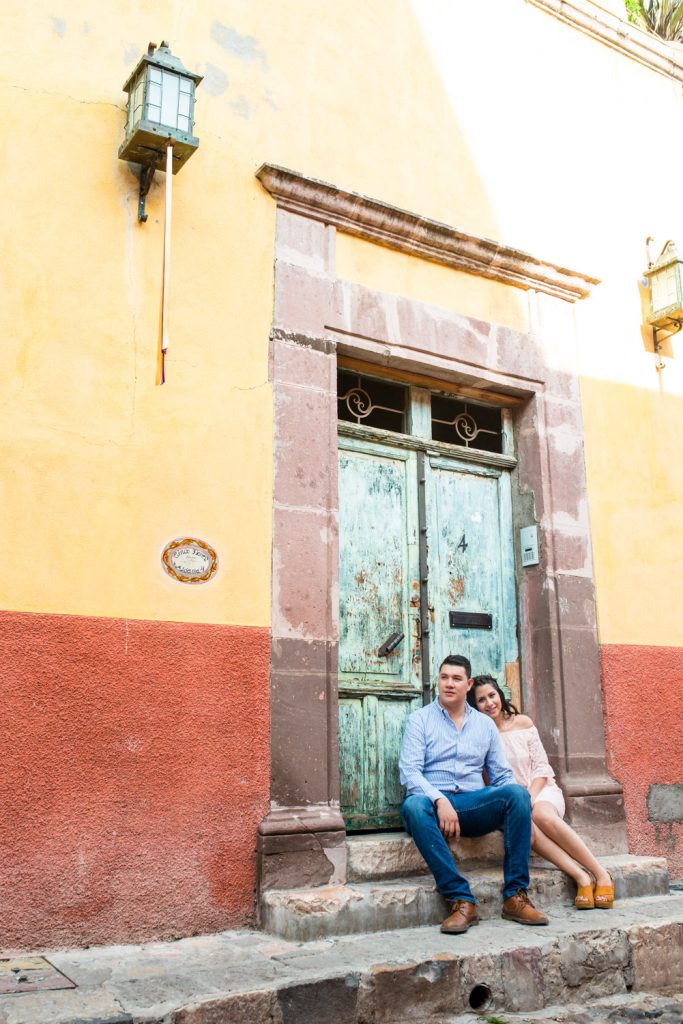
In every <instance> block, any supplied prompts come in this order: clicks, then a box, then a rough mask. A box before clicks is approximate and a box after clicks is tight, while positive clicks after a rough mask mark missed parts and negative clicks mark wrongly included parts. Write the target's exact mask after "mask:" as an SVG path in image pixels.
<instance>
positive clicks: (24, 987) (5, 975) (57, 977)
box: [0, 956, 76, 995]
mask: <svg viewBox="0 0 683 1024" xmlns="http://www.w3.org/2000/svg"><path fill="white" fill-rule="evenodd" d="M53 988H76V982H75V981H71V980H70V979H69V978H67V976H66V975H65V974H62V972H61V971H58V970H57V968H56V967H53V966H52V964H51V963H49V961H47V960H46V959H45V957H44V956H22V957H17V958H16V959H14V960H0V994H2V995H5V994H7V993H8V992H43V991H45V990H46V989H53Z"/></svg>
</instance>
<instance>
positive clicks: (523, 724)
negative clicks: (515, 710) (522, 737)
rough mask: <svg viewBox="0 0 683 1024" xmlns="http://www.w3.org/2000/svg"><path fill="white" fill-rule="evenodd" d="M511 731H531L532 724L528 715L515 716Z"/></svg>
mask: <svg viewBox="0 0 683 1024" xmlns="http://www.w3.org/2000/svg"><path fill="white" fill-rule="evenodd" d="M512 728H513V729H533V728H534V723H533V722H532V721H531V719H530V718H529V716H528V715H515V717H514V718H513V726H512Z"/></svg>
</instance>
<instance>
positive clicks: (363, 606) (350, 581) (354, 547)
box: [339, 440, 421, 829]
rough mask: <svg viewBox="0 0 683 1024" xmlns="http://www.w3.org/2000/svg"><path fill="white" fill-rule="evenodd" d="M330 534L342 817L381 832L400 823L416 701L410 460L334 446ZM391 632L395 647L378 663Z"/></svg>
mask: <svg viewBox="0 0 683 1024" xmlns="http://www.w3.org/2000/svg"><path fill="white" fill-rule="evenodd" d="M339 527H340V529H339V534H340V543H339V547H340V572H339V626H340V629H339V632H340V639H339V696H340V728H339V756H340V771H341V773H342V781H341V790H342V814H343V815H344V817H345V820H346V823H347V827H348V828H350V829H363V828H389V827H393V826H399V825H400V819H399V816H398V808H399V806H400V803H401V800H402V798H403V791H402V788H401V786H400V784H399V780H398V754H399V750H400V743H401V737H402V733H403V726H404V724H405V720H406V717H407V715H408V714H409V712H410V711H411V710H412V708H413V707H417V706H418V705H419V703H420V694H421V680H420V661H419V657H416V656H415V655H416V645H417V644H418V642H419V641H418V639H417V628H416V625H415V623H416V621H417V618H418V616H419V608H418V607H416V605H415V603H414V602H413V604H412V605H411V602H410V598H411V595H412V594H415V593H416V590H417V588H418V587H419V572H418V568H419V566H418V562H419V547H418V543H417V539H418V538H417V466H416V459H415V454H414V453H413V452H406V451H402V450H400V449H394V448H391V447H388V446H382V445H376V444H370V443H367V442H352V441H347V440H344V441H343V442H340V452H339ZM395 633H403V634H404V638H403V640H402V642H401V643H400V644H399V645H398V647H397V648H396V649H395V651H393V652H391V653H390V654H389V655H388V656H383V657H380V655H379V653H378V652H379V650H380V648H381V646H382V644H383V643H385V642H386V641H387V640H388V639H389V637H390V636H391V635H392V634H395ZM348 773H355V779H354V780H351V779H348V778H346V775H347V774H348Z"/></svg>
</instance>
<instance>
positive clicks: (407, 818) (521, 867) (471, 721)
mask: <svg viewBox="0 0 683 1024" xmlns="http://www.w3.org/2000/svg"><path fill="white" fill-rule="evenodd" d="M471 676H472V669H471V666H470V663H469V661H468V660H467V658H465V657H464V656H463V655H460V654H449V655H448V657H447V658H445V659H444V661H443V663H442V665H441V667H440V668H439V680H438V696H437V698H436V700H434V701H433V702H432V703H431V704H427V705H426V706H425V707H423V708H420V709H419V710H418V711H414V712H413V713H412V715H410V717H409V719H408V722H407V724H406V730H405V734H404V736H403V743H402V746H401V757H400V760H399V767H400V772H401V782H402V783H403V785H404V786H405V787H406V789H407V791H408V795H407V796H406V798H405V800H404V801H403V805H402V806H401V817H402V818H403V822H404V824H405V827H406V830H407V832H408V833H409V835H411V836H412V838H413V840H414V842H415V845H416V846H417V848H418V850H419V851H420V853H421V854H422V856H423V858H424V859H425V861H426V863H427V866H428V867H429V869H430V871H431V872H432V874H433V875H434V880H435V882H436V887H437V889H438V890H439V892H440V893H441V894H442V896H444V897H445V898H446V900H447V901H448V902H449V903H450V904H451V913H450V914H449V916H448V917H447V918H446V920H445V921H444V922H443V924H442V925H441V931H442V932H447V933H449V934H459V933H461V932H466V931H467V929H468V928H469V927H470V926H471V925H473V924H477V923H478V921H479V914H478V912H477V906H476V900H475V898H474V896H473V895H472V890H471V889H470V887H469V883H468V882H467V879H466V878H463V876H462V875H461V874H460V872H459V871H458V869H457V867H456V864H455V861H454V860H453V857H452V855H451V852H450V850H449V848H448V840H449V839H451V838H453V837H455V839H456V840H457V839H459V838H460V836H461V835H463V836H483V835H486V833H487V832H493V831H495V830H496V829H500V828H502V829H503V832H504V841H505V859H504V861H503V875H504V879H505V882H504V885H503V900H504V902H503V917H505V918H507V919H508V920H509V921H517V922H519V924H547V923H548V919H547V917H545V915H544V914H541V913H540V912H539V911H538V910H536V909H535V907H534V906H533V905H532V903H531V901H530V899H529V897H528V895H527V888H528V886H529V853H530V848H531V799H530V797H529V793H528V791H527V790H526V789H524V788H523V787H522V786H518V785H517V784H516V783H515V780H514V776H513V774H512V770H511V769H510V767H509V765H508V763H507V761H506V759H505V754H504V753H503V748H502V745H501V741H500V736H499V734H498V730H497V729H496V727H495V725H494V723H493V722H492V721H491V719H490V718H489V717H488V716H487V715H482V714H480V713H479V712H478V711H475V710H474V708H471V707H470V706H469V704H468V703H467V701H466V699H465V698H466V696H467V691H468V690H469V688H470V687H471V686H472V678H471ZM484 769H486V773H487V775H488V778H489V783H490V785H489V786H485V785H484V780H483V778H482V772H483V770H484Z"/></svg>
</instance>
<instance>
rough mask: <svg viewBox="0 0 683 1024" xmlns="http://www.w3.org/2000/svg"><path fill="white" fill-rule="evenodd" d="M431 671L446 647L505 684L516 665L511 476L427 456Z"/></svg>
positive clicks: (432, 677)
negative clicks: (462, 655)
mask: <svg viewBox="0 0 683 1024" xmlns="http://www.w3.org/2000/svg"><path fill="white" fill-rule="evenodd" d="M426 465H427V473H426V478H427V479H426V493H427V521H428V543H429V583H428V589H429V602H430V612H431V615H432V630H431V643H430V655H431V659H430V660H431V679H432V681H435V679H436V673H437V671H438V667H439V664H440V662H441V661H442V660H443V658H444V657H445V656H446V654H464V655H465V656H466V657H467V658H469V660H470V661H471V663H472V671H473V673H474V674H475V675H478V674H479V673H482V672H488V673H490V674H491V675H493V676H495V677H496V678H497V680H498V682H499V683H500V684H501V685H502V686H504V685H505V684H506V683H509V682H510V681H511V680H513V679H514V678H515V676H516V674H517V672H518V668H517V665H518V651H517V613H516V598H515V574H514V553H513V548H512V512H511V503H510V477H509V474H508V473H506V472H504V471H501V470H499V469H494V468H487V467H484V466H473V465H472V464H471V463H466V462H461V461H458V460H457V459H450V458H441V457H434V456H432V457H431V458H429V459H427V460H426Z"/></svg>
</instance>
